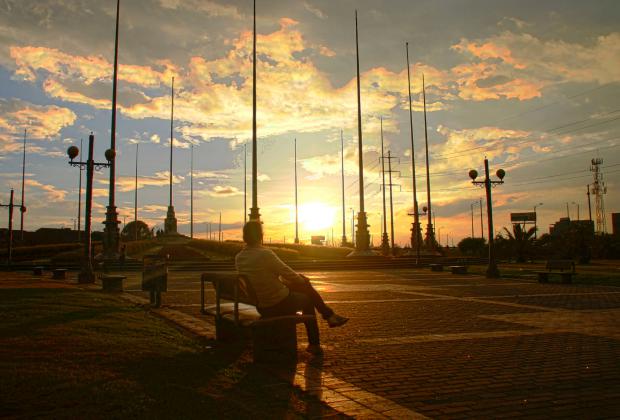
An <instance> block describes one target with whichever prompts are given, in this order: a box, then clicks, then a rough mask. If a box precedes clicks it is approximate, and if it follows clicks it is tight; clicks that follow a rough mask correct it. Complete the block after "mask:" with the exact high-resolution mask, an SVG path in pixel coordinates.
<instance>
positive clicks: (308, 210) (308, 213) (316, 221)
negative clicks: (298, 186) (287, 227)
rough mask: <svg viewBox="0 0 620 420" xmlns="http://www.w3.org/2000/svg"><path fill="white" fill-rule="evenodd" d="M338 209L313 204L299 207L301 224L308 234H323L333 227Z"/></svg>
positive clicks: (322, 204) (317, 203)
mask: <svg viewBox="0 0 620 420" xmlns="http://www.w3.org/2000/svg"><path fill="white" fill-rule="evenodd" d="M335 215H336V209H335V208H333V207H331V206H328V205H327V204H325V203H321V202H313V203H305V204H301V205H300V206H299V224H300V225H301V226H302V229H304V230H305V231H306V232H323V231H324V230H325V229H327V228H329V227H331V226H333V224H334V217H335Z"/></svg>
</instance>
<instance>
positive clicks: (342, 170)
mask: <svg viewBox="0 0 620 420" xmlns="http://www.w3.org/2000/svg"><path fill="white" fill-rule="evenodd" d="M340 176H341V178H342V246H345V245H346V244H347V228H346V221H345V214H344V212H345V210H344V136H343V134H342V130H340ZM351 234H353V232H351Z"/></svg>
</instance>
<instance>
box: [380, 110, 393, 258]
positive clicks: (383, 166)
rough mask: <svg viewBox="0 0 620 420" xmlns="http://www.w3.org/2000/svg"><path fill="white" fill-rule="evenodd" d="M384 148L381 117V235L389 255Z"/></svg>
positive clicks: (382, 246)
mask: <svg viewBox="0 0 620 420" xmlns="http://www.w3.org/2000/svg"><path fill="white" fill-rule="evenodd" d="M383 150H384V147H383V117H381V178H382V181H381V197H382V199H381V202H382V203H383V235H381V251H382V253H383V255H388V254H389V253H390V243H389V238H388V234H387V212H386V209H385V157H384V155H383ZM390 184H391V182H390Z"/></svg>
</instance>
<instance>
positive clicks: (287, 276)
mask: <svg viewBox="0 0 620 420" xmlns="http://www.w3.org/2000/svg"><path fill="white" fill-rule="evenodd" d="M269 254H270V255H271V256H272V258H271V261H270V262H269V263H270V266H271V268H272V269H273V270H274V271H275V272H276V273H278V275H280V277H282V278H283V279H284V280H285V282H288V283H292V284H302V283H305V280H304V277H303V276H302V275H300V274H298V273H296V272H295V270H293V269H292V268H291V267H289V266H288V265H286V264H285V263H284V261H282V260H281V259H280V258H278V256H277V255H276V254H275V253H274V252H273V251H272V250H269Z"/></svg>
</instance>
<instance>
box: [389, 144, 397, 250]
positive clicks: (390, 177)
mask: <svg viewBox="0 0 620 420" xmlns="http://www.w3.org/2000/svg"><path fill="white" fill-rule="evenodd" d="M387 159H388V175H389V178H388V182H389V183H390V236H391V237H390V240H391V243H392V255H395V253H396V251H395V250H394V201H393V200H392V152H391V151H390V150H388V155H387Z"/></svg>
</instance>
